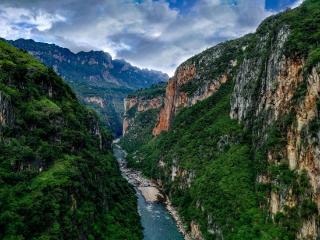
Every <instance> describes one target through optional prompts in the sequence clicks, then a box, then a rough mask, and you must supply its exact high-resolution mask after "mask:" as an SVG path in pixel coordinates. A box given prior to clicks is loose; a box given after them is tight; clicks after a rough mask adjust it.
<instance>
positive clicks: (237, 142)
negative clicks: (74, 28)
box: [0, 0, 320, 240]
mask: <svg viewBox="0 0 320 240" xmlns="http://www.w3.org/2000/svg"><path fill="white" fill-rule="evenodd" d="M117 2H118V1H116V2H113V3H114V4H116V3H117ZM124 2H126V1H124ZM142 2H143V1H142ZM156 2H157V4H160V5H161V4H164V2H163V1H156ZM209 2H210V1H209ZM217 2H218V1H217ZM217 2H214V3H215V4H216V3H217ZM226 2H227V3H225V4H230V1H226ZM231 2H232V4H231V5H232V9H234V8H235V6H236V5H237V4H236V3H237V1H231ZM73 3H74V2H73ZM151 3H153V1H148V2H147V3H146V4H150V5H147V6H149V7H150V6H151ZM175 3H176V2H175ZM210 3H212V2H210ZM52 4H54V2H52ZM131 4H132V6H135V7H136V6H138V7H143V6H145V5H143V4H144V2H143V3H140V1H134V3H131ZM140 4H141V5H140ZM249 4H250V2H249ZM0 5H1V4H0ZM160 5H157V6H160ZM50 6H51V5H50ZM128 6H129V5H128ZM130 6H131V5H130ZM228 6H229V5H228ZM87 7H88V6H87ZM97 9H98V10H99V11H100V10H101V11H102V12H103V10H105V9H100V8H99V7H96V8H95V9H94V13H95V14H98V12H99V11H98V10H97ZM151 9H152V11H151V12H152V14H150V15H155V16H156V17H159V18H161V16H162V15H157V12H153V8H151ZM164 9H165V10H170V4H169V3H168V4H167V5H165V8H164ZM143 10H145V9H144V8H143ZM145 11H147V10H145ZM148 11H150V9H149V10H148ZM181 11H182V10H181ZM193 13H194V12H193ZM1 14H2V10H0V16H1ZM176 14H178V12H176ZM142 15H143V14H142ZM143 16H144V15H143ZM172 16H173V17H174V16H175V15H174V14H173V15H172ZM179 16H180V15H179ZM42 17H44V16H42ZM114 17H116V16H114ZM131 17H132V18H130V19H129V20H130V24H133V23H135V22H136V18H137V17H138V15H133V16H131ZM148 17H150V16H149V15H148ZM23 18H26V17H25V16H24V17H23ZM182 19H183V18H182ZM158 20H159V19H158V18H157V21H158ZM34 21H36V19H35V20H34ZM121 21H123V19H121ZM121 21H120V22H121ZM157 21H156V22H157ZM239 21H240V20H239ZM52 24H53V23H52ZM60 24H64V23H60ZM168 24H169V23H168ZM20 25H23V26H25V24H21V23H17V24H16V26H15V28H18V27H21V26H20ZM88 25H90V24H88ZM115 25H117V24H115ZM115 25H112V26H113V27H115ZM130 26H132V25H130ZM165 26H166V27H167V26H171V25H170V24H169V25H165ZM26 27H28V28H29V27H30V26H29V25H27V26H26ZM104 27H105V25H103V24H102V27H101V28H104ZM117 27H119V25H117ZM162 27H163V26H162ZM0 28H1V26H0ZM90 28H91V25H90ZM119 28H120V27H119ZM128 29H129V28H128ZM0 30H1V29H0ZM130 30H131V28H130ZM162 30H164V27H163V29H162ZM187 30H188V31H190V29H187ZM126 31H129V30H127V29H125V32H126ZM171 31H175V28H173V29H172V30H171ZM31 32H32V31H30V34H31ZM38 32H39V31H38ZM141 32H143V31H140V32H139V34H142V33H141ZM130 34H131V32H130ZM158 34H159V33H158V32H154V33H153V35H152V37H150V38H148V41H147V42H143V43H144V45H143V47H145V46H146V47H147V46H150V45H149V44H148V43H150V42H151V40H154V39H157V38H158V37H159V35H158ZM97 35H98V34H97ZM111 35H112V34H111ZM142 35H143V34H142ZM97 37H98V36H97ZM112 37H114V38H113V39H117V38H116V37H115V36H114V35H112ZM128 37H129V36H128ZM130 39H131V38H130ZM131 40H132V39H131ZM319 40H320V1H319V0H305V1H303V3H302V4H301V5H300V6H299V7H297V8H293V9H287V10H285V11H284V12H281V13H279V14H276V15H271V16H270V17H268V18H266V19H265V20H264V21H263V22H262V23H261V24H260V25H259V27H258V28H257V29H256V31H255V32H254V33H250V34H247V35H244V36H242V37H240V38H237V39H233V40H230V41H226V42H223V43H220V44H218V45H215V46H213V47H210V48H208V49H206V50H204V51H202V52H200V53H198V54H196V55H194V56H193V57H191V58H189V59H187V60H186V61H184V62H182V63H181V64H180V65H179V66H178V67H177V69H176V71H175V73H174V75H173V76H172V77H171V78H170V79H169V80H168V79H167V78H168V76H167V75H166V74H163V73H161V72H158V71H153V70H146V69H140V68H137V67H134V66H132V65H131V64H129V63H128V62H126V61H124V60H118V59H112V58H111V56H110V55H109V54H108V53H106V52H103V51H89V52H83V51H81V52H78V53H73V52H71V51H70V50H68V49H65V48H61V47H59V46H57V45H54V44H46V43H39V42H35V41H33V40H24V39H19V40H16V41H7V40H4V39H0V239H4V240H51V239H53V240H60V239H71V240H73V239H79V240H141V239H144V240H182V239H186V240H256V239H259V240H292V239H297V240H317V239H320V41H319ZM125 43H127V42H125ZM125 43H122V42H121V43H119V44H120V45H121V46H122V47H123V46H124V47H125V48H126V49H125V51H129V50H130V49H129V48H130V47H132V46H131V45H130V46H127V45H126V44H125ZM135 43H136V41H133V45H134V44H135ZM157 43H159V44H160V41H159V42H157ZM161 43H162V42H161ZM120 45H119V46H120ZM119 46H118V45H117V47H119ZM161 46H162V45H161ZM164 48H165V47H163V51H164V50H165V49H164ZM148 51H149V49H148ZM135 54H138V52H135ZM161 57H164V56H162V55H161V56H159V58H161ZM161 60H162V58H161ZM68 84H70V86H69V85H68ZM115 137H119V139H117V140H114V138H115Z"/></svg>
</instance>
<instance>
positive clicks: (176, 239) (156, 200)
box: [113, 141, 191, 240]
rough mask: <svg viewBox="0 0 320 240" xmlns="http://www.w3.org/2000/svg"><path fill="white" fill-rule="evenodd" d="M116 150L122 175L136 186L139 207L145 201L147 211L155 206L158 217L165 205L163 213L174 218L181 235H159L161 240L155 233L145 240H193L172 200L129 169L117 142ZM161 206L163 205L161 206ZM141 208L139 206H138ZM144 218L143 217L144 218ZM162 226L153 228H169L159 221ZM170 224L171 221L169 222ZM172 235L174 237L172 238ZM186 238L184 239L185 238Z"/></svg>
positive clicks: (152, 183)
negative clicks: (165, 212)
mask: <svg viewBox="0 0 320 240" xmlns="http://www.w3.org/2000/svg"><path fill="white" fill-rule="evenodd" d="M113 148H114V155H115V157H116V158H117V161H118V163H119V167H120V170H121V173H122V175H123V177H124V178H125V179H127V181H128V182H129V183H130V184H132V185H133V186H134V188H135V189H136V191H138V192H137V195H138V205H140V204H141V203H142V204H143V201H145V203H146V204H147V206H146V209H147V210H152V208H153V206H155V208H157V210H156V211H155V212H156V214H158V215H157V216H156V217H159V216H161V215H162V214H161V213H160V212H161V208H160V209H159V206H161V205H162V204H163V206H164V207H165V209H166V210H165V209H164V210H163V211H167V212H168V213H169V214H170V215H171V217H172V218H173V219H172V220H171V221H172V222H173V223H174V224H175V225H176V226H175V228H176V231H177V232H180V234H177V233H173V234H171V233H170V236H169V237H165V235H159V236H160V238H157V237H155V235H154V234H155V233H153V237H152V238H148V237H146V236H145V240H149V239H152V240H155V239H158V240H171V239H172V240H180V239H181V240H182V239H186V240H191V238H190V237H189V236H188V234H187V233H186V231H185V229H184V226H183V223H182V221H181V219H180V217H179V215H178V212H177V211H176V210H175V208H174V207H173V206H172V204H171V202H170V200H169V199H168V198H167V196H165V195H164V194H163V193H162V192H161V191H160V190H159V189H160V188H159V186H158V185H157V184H156V183H155V182H153V181H151V180H149V179H147V178H145V177H144V176H143V175H142V173H141V172H139V171H136V170H133V169H130V168H128V167H127V162H126V159H125V158H126V152H125V151H124V150H123V149H122V148H121V147H120V146H119V145H118V144H117V141H115V142H114V145H113ZM139 195H141V196H142V197H143V201H142V199H140V197H139ZM160 204H161V205H160ZM138 207H139V206H138ZM140 208H144V206H140ZM142 212H143V213H145V212H144V211H143V209H139V213H140V215H141V214H142ZM142 218H143V216H142ZM164 219H167V220H169V219H168V216H165V218H164ZM159 222H160V223H161V224H159V226H158V227H157V226H153V227H156V229H155V230H154V231H157V230H160V231H161V230H162V231H163V226H160V225H162V224H163V225H165V227H168V226H167V223H164V222H163V221H159ZM169 222H170V221H169ZM142 223H143V219H142ZM143 227H144V228H146V226H143ZM171 228H172V226H171V227H170V231H173V232H174V231H175V230H172V229H171ZM171 235H172V236H171ZM182 235H183V236H184V237H183V236H182Z"/></svg>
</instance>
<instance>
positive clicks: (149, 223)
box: [113, 144, 184, 240]
mask: <svg viewBox="0 0 320 240" xmlns="http://www.w3.org/2000/svg"><path fill="white" fill-rule="evenodd" d="M113 153H114V156H115V157H116V158H117V160H118V162H119V165H120V169H121V172H122V175H123V176H124V177H125V178H126V179H127V180H128V181H129V183H131V184H132V185H133V186H134V188H135V190H136V195H137V199H138V200H137V201H138V212H139V215H140V218H141V224H142V227H143V235H144V240H183V239H184V238H183V236H182V234H181V233H180V232H179V230H178V227H177V225H176V222H175V220H174V219H173V218H172V216H171V215H170V213H169V212H168V211H167V209H166V207H165V205H164V204H162V203H157V202H147V201H146V200H145V198H144V197H143V195H142V194H141V192H140V191H139V189H138V185H137V184H138V183H137V181H136V179H134V177H132V176H134V174H132V173H133V172H134V171H133V170H130V169H128V168H127V167H126V160H125V156H126V153H125V151H124V150H122V149H121V148H120V146H118V145H117V144H115V145H114V147H113Z"/></svg>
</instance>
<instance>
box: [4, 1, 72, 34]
mask: <svg viewBox="0 0 320 240" xmlns="http://www.w3.org/2000/svg"><path fill="white" fill-rule="evenodd" d="M0 19H1V21H0V35H1V36H2V37H6V38H9V39H15V38H19V37H24V38H29V37H32V36H33V32H34V31H39V32H43V31H46V30H49V29H50V28H51V27H52V25H53V24H54V23H56V22H63V21H65V20H66V19H65V18H64V17H62V16H61V15H59V14H55V15H53V14H49V13H47V12H45V11H42V10H37V11H31V10H29V9H25V8H13V7H4V8H1V11H0Z"/></svg>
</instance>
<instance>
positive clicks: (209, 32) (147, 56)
mask: <svg viewBox="0 0 320 240" xmlns="http://www.w3.org/2000/svg"><path fill="white" fill-rule="evenodd" d="M187 2H188V1H168V2H167V1H164V0H159V1H152V0H144V1H134V0H90V1H79V0H55V1H49V0H48V1H44V0H15V1H14V0H2V1H1V3H0V9H1V10H0V20H1V21H0V36H1V37H5V38H10V39H15V38H19V37H23V38H33V39H35V40H38V41H46V42H54V43H56V44H58V45H62V46H64V47H68V48H70V49H71V50H73V51H79V50H89V49H103V50H105V51H108V52H110V53H111V54H112V55H113V56H115V57H120V58H125V59H127V60H129V61H131V62H132V63H134V64H136V65H139V66H142V67H149V68H154V69H160V70H162V71H166V72H169V73H172V72H173V70H174V68H175V67H176V66H177V64H179V63H181V61H183V60H185V59H186V58H188V57H190V56H191V55H194V54H195V53H198V52H200V51H201V50H203V49H205V48H207V47H209V46H212V45H214V44H216V43H219V42H221V41H223V40H226V39H232V38H236V37H238V36H240V35H243V34H245V33H248V32H252V31H254V29H255V28H256V27H257V25H258V24H259V22H260V21H261V20H262V19H263V18H265V17H266V16H268V15H270V14H271V13H272V12H270V11H267V10H266V9H265V1H264V0H237V1H234V0H233V1H230V0H199V1H192V2H193V3H192V4H189V5H187Z"/></svg>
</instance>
